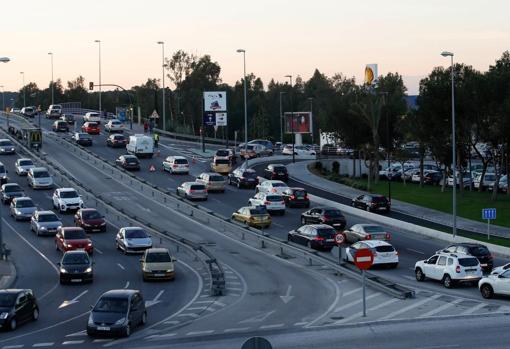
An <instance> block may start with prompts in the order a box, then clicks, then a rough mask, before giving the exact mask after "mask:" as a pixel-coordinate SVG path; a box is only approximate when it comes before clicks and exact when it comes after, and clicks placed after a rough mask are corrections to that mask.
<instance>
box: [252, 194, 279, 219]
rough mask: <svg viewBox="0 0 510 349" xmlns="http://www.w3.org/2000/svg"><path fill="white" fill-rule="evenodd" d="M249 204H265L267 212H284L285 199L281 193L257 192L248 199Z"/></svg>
mask: <svg viewBox="0 0 510 349" xmlns="http://www.w3.org/2000/svg"><path fill="white" fill-rule="evenodd" d="M248 204H249V205H250V206H266V209H267V211H268V212H269V213H273V212H274V213H278V214H279V215H280V216H283V215H284V214H285V201H284V200H283V196H282V195H278V194H272V193H257V194H255V196H254V197H252V198H250V199H249V200H248Z"/></svg>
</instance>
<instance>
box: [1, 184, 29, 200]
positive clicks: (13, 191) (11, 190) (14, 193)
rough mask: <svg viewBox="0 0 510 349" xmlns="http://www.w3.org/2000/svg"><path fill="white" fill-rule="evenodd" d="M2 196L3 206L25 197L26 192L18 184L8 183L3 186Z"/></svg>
mask: <svg viewBox="0 0 510 349" xmlns="http://www.w3.org/2000/svg"><path fill="white" fill-rule="evenodd" d="M0 195H2V203H3V204H10V203H11V201H12V199H14V198H19V197H21V196H25V192H24V191H23V188H21V187H20V186H19V184H18V183H6V184H3V185H2V187H1V189H0Z"/></svg>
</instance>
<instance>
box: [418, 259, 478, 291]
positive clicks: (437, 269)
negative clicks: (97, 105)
mask: <svg viewBox="0 0 510 349" xmlns="http://www.w3.org/2000/svg"><path fill="white" fill-rule="evenodd" d="M414 273H415V276H416V280H417V281H424V280H425V278H429V279H433V280H438V281H441V282H442V283H443V285H444V287H446V288H451V287H453V286H455V284H456V283H458V282H468V283H469V282H471V283H475V282H478V281H479V280H480V279H481V278H482V277H483V274H482V268H481V266H480V262H479V261H478V259H477V258H476V257H472V256H468V255H465V254H455V253H436V254H435V255H433V256H432V257H430V258H429V259H425V260H422V261H418V262H416V264H415V265H414Z"/></svg>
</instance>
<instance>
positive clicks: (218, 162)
mask: <svg viewBox="0 0 510 349" xmlns="http://www.w3.org/2000/svg"><path fill="white" fill-rule="evenodd" d="M215 163H216V165H228V164H229V163H230V161H229V160H226V159H217V160H216V161H215Z"/></svg>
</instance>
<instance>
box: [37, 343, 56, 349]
mask: <svg viewBox="0 0 510 349" xmlns="http://www.w3.org/2000/svg"><path fill="white" fill-rule="evenodd" d="M53 344H55V342H48V343H36V344H34V345H32V347H33V348H43V347H51V346H53Z"/></svg>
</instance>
